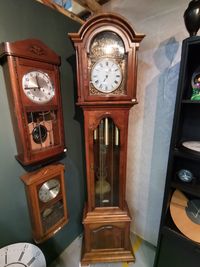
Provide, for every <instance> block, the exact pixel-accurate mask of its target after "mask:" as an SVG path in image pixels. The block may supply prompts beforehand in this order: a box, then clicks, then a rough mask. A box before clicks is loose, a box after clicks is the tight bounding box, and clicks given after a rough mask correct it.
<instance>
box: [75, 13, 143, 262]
mask: <svg viewBox="0 0 200 267" xmlns="http://www.w3.org/2000/svg"><path fill="white" fill-rule="evenodd" d="M70 37H71V39H72V41H73V43H74V46H75V49H76V57H77V80H78V103H77V104H78V105H79V106H81V108H82V109H83V113H84V129H85V150H86V170H87V190H88V202H87V204H86V206H85V210H84V218H83V224H84V233H85V235H84V244H83V253H82V261H81V262H82V264H83V265H84V264H90V263H94V262H115V261H127V262H129V261H134V260H135V257H134V253H133V251H132V248H131V244H130V241H129V232H130V222H131V217H130V214H129V210H128V206H127V203H126V201H125V187H126V163H127V162H126V161H127V134H128V116H129V110H130V108H131V107H132V106H133V105H134V104H136V103H137V100H136V75H137V74H136V72H137V56H136V53H137V50H138V47H139V43H140V41H141V40H142V39H143V37H144V35H142V34H137V33H135V32H134V31H133V29H132V28H131V26H130V25H129V24H128V22H127V21H126V20H124V19H123V18H122V17H120V16H118V15H116V14H108V13H105V14H101V15H98V16H95V17H92V18H91V19H90V20H88V21H87V22H86V23H85V24H84V25H83V26H82V28H81V29H80V31H79V32H78V33H71V34H70Z"/></svg>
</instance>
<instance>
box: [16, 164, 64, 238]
mask: <svg viewBox="0 0 200 267" xmlns="http://www.w3.org/2000/svg"><path fill="white" fill-rule="evenodd" d="M21 179H22V181H23V182H24V185H25V189H26V195H27V201H28V207H29V214H30V219H31V224H32V236H33V239H34V241H35V242H36V243H42V242H44V241H45V240H47V239H49V238H50V237H52V236H53V235H54V234H55V233H56V232H57V231H58V230H60V229H61V228H62V227H63V226H64V225H65V224H66V223H67V222H68V214H67V206H66V194H65V185H64V165H63V164H51V165H48V166H46V167H43V168H41V169H40V170H37V171H34V172H29V173H27V174H24V175H23V176H21Z"/></svg>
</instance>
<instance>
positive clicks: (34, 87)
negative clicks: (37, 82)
mask: <svg viewBox="0 0 200 267" xmlns="http://www.w3.org/2000/svg"><path fill="white" fill-rule="evenodd" d="M24 89H25V90H32V89H39V90H40V87H38V86H33V87H24Z"/></svg>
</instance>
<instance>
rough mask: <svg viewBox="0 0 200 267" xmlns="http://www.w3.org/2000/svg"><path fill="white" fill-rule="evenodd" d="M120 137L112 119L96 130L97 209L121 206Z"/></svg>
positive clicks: (105, 120)
mask: <svg viewBox="0 0 200 267" xmlns="http://www.w3.org/2000/svg"><path fill="white" fill-rule="evenodd" d="M119 135H120V132H119V129H118V127H117V126H116V125H115V123H114V122H113V120H112V119H111V118H103V119H102V120H101V121H100V123H99V125H98V127H97V128H96V129H95V130H94V137H93V138H94V172H95V173H94V174H95V175H94V177H95V207H111V206H119V152H120V141H119V140H120V139H119Z"/></svg>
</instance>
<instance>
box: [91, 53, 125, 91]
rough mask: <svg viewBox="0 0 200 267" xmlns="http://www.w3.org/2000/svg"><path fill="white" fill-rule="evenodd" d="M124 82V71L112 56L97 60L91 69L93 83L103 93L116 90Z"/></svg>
mask: <svg viewBox="0 0 200 267" xmlns="http://www.w3.org/2000/svg"><path fill="white" fill-rule="evenodd" d="M121 82H122V71H121V68H120V66H119V64H117V63H116V61H115V60H113V59H110V58H103V59H100V60H99V61H97V62H96V63H95V64H94V66H93V68H92V70H91V83H92V84H93V86H94V87H95V88H96V89H97V90H99V91H100V92H102V93H111V92H113V91H115V90H116V89H117V88H118V87H119V86H120V84H121Z"/></svg>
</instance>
